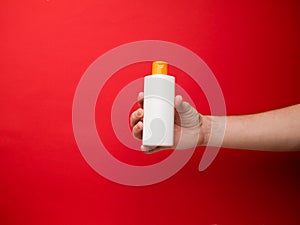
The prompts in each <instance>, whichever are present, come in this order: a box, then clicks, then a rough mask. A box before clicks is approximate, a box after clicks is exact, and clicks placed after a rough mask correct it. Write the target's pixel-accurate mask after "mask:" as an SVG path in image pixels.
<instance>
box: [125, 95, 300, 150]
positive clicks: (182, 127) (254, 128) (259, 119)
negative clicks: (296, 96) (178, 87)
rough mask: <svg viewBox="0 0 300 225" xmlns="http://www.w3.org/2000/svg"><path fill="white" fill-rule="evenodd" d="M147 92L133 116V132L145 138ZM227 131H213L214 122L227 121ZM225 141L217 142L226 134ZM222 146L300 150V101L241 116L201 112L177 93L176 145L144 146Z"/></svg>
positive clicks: (162, 148) (137, 136) (158, 147)
mask: <svg viewBox="0 0 300 225" xmlns="http://www.w3.org/2000/svg"><path fill="white" fill-rule="evenodd" d="M143 97H144V96H143V93H142V92H141V93H139V96H138V102H139V105H140V108H139V109H137V110H136V111H134V112H133V113H132V114H131V116H130V124H131V126H132V134H133V136H134V137H135V138H136V139H139V140H141V139H142V131H143V114H144V111H143ZM224 121H226V127H225V133H223V132H219V131H218V129H217V130H215V132H211V129H212V126H213V125H214V126H216V127H218V126H222V125H225V123H224ZM222 135H224V137H223V139H222V141H221V144H219V143H214V141H211V140H215V139H218V138H222ZM206 145H210V146H217V145H218V146H221V147H224V148H234V149H248V150H264V151H300V104H297V105H293V106H290V107H286V108H282V109H277V110H272V111H267V112H262V113H257V114H250V115H239V116H224V117H220V116H205V115H201V114H200V113H199V112H198V111H197V110H196V109H195V108H193V107H192V106H191V105H190V104H189V103H188V102H185V101H183V99H182V97H181V96H179V95H178V96H176V97H175V120H174V146H171V147H161V146H143V145H142V146H141V150H142V151H144V152H145V153H153V152H157V151H160V150H164V149H187V148H192V147H195V146H206Z"/></svg>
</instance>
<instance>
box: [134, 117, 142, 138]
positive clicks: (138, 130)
mask: <svg viewBox="0 0 300 225" xmlns="http://www.w3.org/2000/svg"><path fill="white" fill-rule="evenodd" d="M142 131H143V123H142V122H141V121H139V122H138V123H137V124H136V125H134V126H133V128H132V134H133V136H134V137H135V138H136V139H139V140H141V139H142Z"/></svg>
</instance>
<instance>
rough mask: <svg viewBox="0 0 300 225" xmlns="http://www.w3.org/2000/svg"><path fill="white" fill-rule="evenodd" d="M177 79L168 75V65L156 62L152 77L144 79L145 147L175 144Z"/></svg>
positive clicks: (153, 65) (153, 66)
mask: <svg viewBox="0 0 300 225" xmlns="http://www.w3.org/2000/svg"><path fill="white" fill-rule="evenodd" d="M174 96H175V77H174V76H170V75H168V64H167V63H166V62H163V61H155V62H153V64H152V75H148V76H146V77H145V78H144V120H143V145H147V146H173V144H174V140H173V139H174Z"/></svg>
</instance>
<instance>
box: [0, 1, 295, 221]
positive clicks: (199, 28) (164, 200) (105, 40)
mask: <svg viewBox="0 0 300 225" xmlns="http://www.w3.org/2000/svg"><path fill="white" fill-rule="evenodd" d="M299 10H300V4H299V3H298V2H297V1H236V2H235V1H174V0H173V1H171V0H165V1H156V0H153V1H116V0H114V1H75V0H73V1H58V0H49V1H43V0H33V1H1V3H0V18H1V19H0V28H1V35H0V51H1V58H0V60H1V66H0V75H1V83H0V154H1V155H0V178H1V181H0V182H1V183H0V223H1V224H31V225H33V224H106V225H109V224H188V225H190V224H191V225H192V224H300V216H299V212H300V194H299V190H300V179H299V178H300V154H299V153H300V152H295V153H270V152H254V151H245V150H243V151H242V150H232V149H221V151H220V153H219V155H218V156H217V158H216V160H215V161H214V163H213V164H212V165H211V166H210V167H209V168H208V169H207V170H206V171H204V172H201V173H199V172H198V171H197V167H198V163H199V160H200V157H201V155H202V153H203V148H199V149H197V151H196V153H195V154H194V156H193V158H192V159H191V160H190V161H189V163H188V164H187V165H186V166H185V167H184V168H183V169H182V170H181V171H180V172H179V173H177V174H176V175H175V176H173V177H172V178H170V179H168V180H166V181H164V182H162V183H159V184H155V185H152V186H147V187H129V186H122V185H119V184H116V183H112V182H110V181H108V180H106V179H104V178H103V177H101V176H100V175H99V174H97V173H96V172H94V171H93V170H92V169H91V168H90V167H89V165H88V164H87V163H86V162H85V161H84V159H83V157H82V156H81V154H80V152H79V149H78V147H77V145H76V142H75V138H74V136H73V131H72V101H73V96H74V92H75V90H76V86H77V84H78V82H79V80H80V78H81V76H82V75H83V73H84V71H85V70H86V69H87V67H88V66H89V65H90V64H91V63H92V62H93V61H94V60H95V59H96V58H98V57H99V56H100V55H102V54H103V53H105V52H106V51H109V50H110V49H112V48H114V47H116V46H119V45H121V44H125V43H128V42H132V41H137V40H148V39H157V40H165V41H170V42H174V43H177V44H180V45H182V46H185V47H187V48H189V49H191V50H192V51H194V52H195V53H196V54H198V55H199V56H200V57H201V58H202V59H203V60H204V61H205V62H206V63H207V64H208V65H209V67H210V68H211V69H212V71H213V72H214V74H215V76H216V77H217V79H218V81H219V83H220V85H221V87H222V90H223V94H224V97H225V100H226V106H227V111H228V114H231V115H232V114H243V113H255V112H260V111H263V110H269V109H274V108H278V107H284V106H288V105H291V104H296V103H299V102H300V93H299V82H300V76H299V75H300V68H299V58H300V44H299V40H300V32H299V22H300V14H299ZM147 69H148V65H147V64H141V65H139V64H138V65H135V66H133V67H129V68H124V70H122V71H120V73H119V76H118V74H116V75H114V76H113V77H112V78H111V79H110V83H108V84H107V85H106V87H105V88H104V89H103V91H102V98H99V99H102V100H103V102H102V103H101V102H100V101H99V104H103V106H105V101H106V103H107V105H106V108H105V109H104V111H103V112H101V110H98V108H99V107H98V106H97V112H98V113H97V121H98V122H99V123H101V120H103V119H102V118H103V117H102V115H103V116H105V113H107V111H109V110H110V108H109V105H110V102H109V100H110V99H109V93H115V90H118V88H121V87H122V85H126V83H127V81H126V79H127V77H126V76H124V75H123V76H121V75H120V74H126V73H133V72H134V73H135V74H140V75H141V77H142V76H143V75H145V74H147V73H149V71H147ZM172 71H173V72H175V73H176V71H177V70H176V68H173V70H172ZM177 72H178V76H179V78H180V79H181V80H180V82H182V83H185V84H186V85H188V83H189V82H188V81H189V80H188V78H187V77H186V76H184V75H180V71H177ZM185 77H186V78H185ZM112 84H114V85H116V86H114V85H112ZM110 85H111V86H110ZM114 88H115V89H114ZM187 89H188V88H186V90H187ZM189 92H190V94H191V96H192V97H193V98H195V99H198V102H197V108H198V110H199V111H200V112H203V113H206V112H209V109H208V107H207V103H206V100H205V99H204V98H203V94H201V93H200V92H199V91H197V90H195V89H194V88H193V85H192V84H191V86H190V88H189ZM198 93H199V94H198ZM198 95H199V98H198ZM100 97H101V96H100ZM201 104H202V105H201ZM101 113H103V114H101ZM283 122H284V121H283ZM99 127H100V126H98V129H99V130H100V131H99V133H101V130H102V132H103V131H106V130H108V132H110V131H109V127H110V124H104V125H101V127H100V128H99ZM104 136H105V135H104ZM105 138H106V143H107V145H108V146H109V143H111V145H110V146H109V147H110V151H111V152H113V153H114V154H115V156H116V157H121V158H123V159H124V161H126V160H130V163H132V164H134V163H135V162H136V163H137V164H138V163H144V164H145V163H146V164H147V163H152V162H154V161H155V160H159V159H162V158H164V157H166V155H167V154H168V153H167V152H165V153H158V154H157V155H155V156H145V155H142V154H138V155H136V154H135V155H134V156H132V157H128V156H129V155H130V153H128V152H129V151H126V150H124V151H123V152H122V153H120V151H122V145H121V144H120V143H118V142H117V141H114V140H115V137H111V139H109V138H110V136H108V135H107V136H106V137H105ZM112 143H113V144H112ZM126 152H127V153H128V154H126ZM130 156H131V155H130ZM134 157H136V158H134ZM135 159H136V160H135ZM142 161H143V162H142Z"/></svg>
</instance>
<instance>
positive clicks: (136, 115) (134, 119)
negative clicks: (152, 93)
mask: <svg viewBox="0 0 300 225" xmlns="http://www.w3.org/2000/svg"><path fill="white" fill-rule="evenodd" d="M143 116H144V110H143V109H141V108H139V109H137V110H136V111H134V112H133V113H132V114H131V116H130V126H131V127H133V126H134V125H136V124H137V123H138V122H139V121H141V120H142V119H143Z"/></svg>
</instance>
